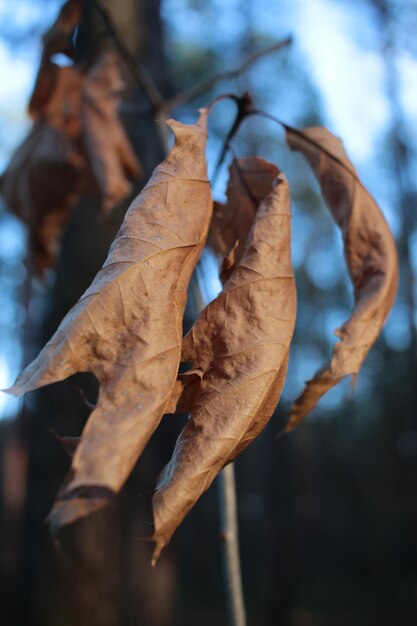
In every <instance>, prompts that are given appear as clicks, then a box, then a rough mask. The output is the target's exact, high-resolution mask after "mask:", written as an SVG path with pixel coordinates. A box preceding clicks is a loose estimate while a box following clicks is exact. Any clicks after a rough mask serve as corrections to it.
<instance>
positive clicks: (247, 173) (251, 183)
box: [208, 157, 278, 260]
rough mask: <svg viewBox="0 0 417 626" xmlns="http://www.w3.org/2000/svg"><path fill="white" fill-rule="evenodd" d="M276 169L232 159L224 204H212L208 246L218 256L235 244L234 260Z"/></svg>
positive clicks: (256, 161)
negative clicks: (236, 248) (236, 247)
mask: <svg viewBox="0 0 417 626" xmlns="http://www.w3.org/2000/svg"><path fill="white" fill-rule="evenodd" d="M277 174H278V170H277V168H276V166H275V165H273V164H272V163H268V161H265V160H264V159H261V158H259V157H248V158H246V159H234V160H233V162H232V164H231V166H230V170H229V184H228V187H227V202H226V204H220V203H219V202H215V203H214V212H213V220H212V223H211V225H210V231H209V238H208V244H209V245H210V246H211V247H212V248H213V249H214V250H216V252H218V253H219V254H221V255H227V254H228V253H229V252H230V250H231V249H232V248H233V246H234V245H235V243H236V241H238V242H239V244H238V250H236V259H237V260H238V259H239V258H240V257H241V255H242V251H243V249H244V247H245V243H246V237H247V236H248V233H249V231H250V229H251V226H252V224H253V219H254V217H255V214H256V211H257V209H258V207H259V204H260V202H261V200H263V199H264V198H265V196H266V195H267V194H268V193H269V192H270V191H271V189H272V184H273V181H274V180H275V179H276V177H277Z"/></svg>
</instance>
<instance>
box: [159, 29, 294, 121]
mask: <svg viewBox="0 0 417 626" xmlns="http://www.w3.org/2000/svg"><path fill="white" fill-rule="evenodd" d="M292 41H293V40H292V37H291V36H290V37H286V38H285V39H283V40H282V41H278V42H277V43H275V44H273V45H272V46H269V47H268V48H264V50H259V51H258V52H255V53H254V54H253V55H251V56H250V57H248V58H247V59H245V61H244V62H243V63H242V65H240V66H239V67H237V68H235V69H234V70H228V71H227V72H221V73H220V74H216V75H215V76H212V78H208V79H207V80H204V81H203V82H201V83H199V84H198V85H195V86H194V87H191V88H190V89H187V90H186V91H183V92H181V93H179V94H177V95H176V96H173V97H172V98H170V99H169V100H167V101H166V102H165V104H164V105H163V107H164V109H166V110H167V111H173V110H174V109H177V108H178V107H180V106H182V105H183V104H185V103H187V102H192V101H193V100H196V99H197V98H198V97H200V96H202V95H203V94H205V93H207V92H208V91H210V90H211V89H212V88H213V87H214V86H215V85H217V83H220V82H222V81H225V80H230V79H232V78H236V77H238V76H240V75H241V74H243V73H244V72H246V71H247V70H248V69H249V68H250V67H252V65H254V64H255V63H257V62H258V61H259V59H262V58H263V57H265V56H268V55H269V54H272V53H273V52H278V51H279V50H282V49H283V48H286V47H287V46H290V45H291V44H292Z"/></svg>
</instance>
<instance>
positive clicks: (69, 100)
mask: <svg viewBox="0 0 417 626" xmlns="http://www.w3.org/2000/svg"><path fill="white" fill-rule="evenodd" d="M58 69H59V72H58V73H57V75H56V77H55V84H54V86H55V91H54V92H53V93H52V94H50V97H49V99H48V101H47V102H45V109H44V112H43V117H42V120H39V121H38V122H36V123H35V124H34V126H33V127H32V129H31V131H30V132H29V135H28V137H27V138H26V139H25V140H24V142H23V143H22V145H21V146H20V147H19V148H18V149H17V150H16V152H15V154H14V155H13V157H12V159H11V161H10V164H9V166H8V168H7V170H6V171H5V173H4V174H3V177H2V180H1V193H2V195H3V197H4V200H5V202H6V204H7V206H8V207H9V208H10V209H12V210H13V212H14V213H16V215H18V216H19V217H20V218H21V219H23V221H24V222H26V224H27V225H28V227H29V234H30V238H31V243H32V247H33V250H34V256H35V261H36V267H37V269H38V270H39V271H41V270H42V269H43V268H45V267H49V266H51V265H52V264H53V262H54V260H55V258H56V255H57V252H58V246H59V237H60V235H61V232H62V229H63V227H64V225H65V223H66V222H67V220H68V216H69V212H70V211H71V209H72V207H73V206H74V204H75V202H76V201H77V199H78V196H79V193H80V190H81V185H82V177H83V170H84V168H85V161H84V158H83V156H82V153H81V151H80V147H79V143H78V141H77V137H78V136H79V133H80V119H79V106H80V96H81V91H80V90H81V84H82V77H81V76H80V75H79V74H78V72H76V71H75V70H74V69H73V68H71V67H69V68H58Z"/></svg>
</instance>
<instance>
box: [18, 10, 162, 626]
mask: <svg viewBox="0 0 417 626" xmlns="http://www.w3.org/2000/svg"><path fill="white" fill-rule="evenodd" d="M107 6H108V8H109V10H111V13H112V16H113V19H114V21H115V23H116V24H117V26H118V29H119V31H120V33H121V36H122V38H123V40H124V41H125V43H126V44H127V45H128V47H129V49H130V50H131V52H132V53H133V54H134V55H135V57H136V58H137V59H138V61H140V62H141V63H143V64H144V65H146V66H147V69H148V71H149V72H150V73H151V74H152V75H153V76H154V77H155V79H156V82H157V83H159V86H160V88H161V89H163V90H164V89H166V85H165V83H164V73H165V72H164V64H163V52H162V28H161V21H160V5H159V2H158V1H154V0H119V2H117V3H111V2H107ZM102 28H103V27H102V24H101V23H99V18H98V16H97V14H96V13H95V12H94V10H93V8H92V6H91V3H90V4H89V5H88V3H87V10H86V18H85V21H84V23H83V24H82V25H81V26H80V32H79V41H80V48H81V49H80V54H85V55H86V56H87V55H93V54H94V53H95V50H94V48H95V46H96V45H97V40H98V36H99V35H100V31H101V30H102ZM126 79H127V81H126V82H127V83H128V84H129V85H130V86H131V85H132V80H131V77H130V76H129V75H128V74H126ZM127 99H128V100H129V103H132V106H130V107H126V115H128V117H127V118H126V120H125V121H126V125H127V127H128V132H129V135H130V137H131V140H132V142H133V144H134V146H135V148H136V150H137V152H138V155H139V158H140V159H141V161H142V164H143V166H144V169H145V174H146V175H145V179H146V177H147V176H148V175H149V174H150V172H151V170H152V169H153V168H154V166H155V165H156V164H157V163H158V162H159V161H160V160H161V158H162V150H161V146H160V143H159V138H158V133H157V131H156V128H155V125H154V123H153V121H152V116H151V115H149V116H144V115H143V112H146V111H149V104H148V102H147V99H146V97H145V96H144V94H142V93H140V92H139V90H138V88H137V87H132V86H131V87H130V89H129V90H128V96H127ZM122 110H123V109H122ZM139 112H141V114H140V113H139ZM136 191H137V190H136ZM127 206H128V202H125V203H124V204H123V206H120V207H117V208H116V210H115V211H114V213H113V214H112V216H111V217H110V219H108V220H103V219H102V218H101V217H100V216H99V199H98V198H97V197H93V196H91V197H84V198H82V199H81V201H80V202H79V204H78V206H77V207H76V210H75V211H74V214H73V216H72V219H71V221H70V223H69V225H68V228H67V230H66V232H65V234H64V237H63V242H62V249H61V256H60V260H59V263H58V266H57V269H56V277H55V281H54V286H53V287H52V288H51V291H50V294H49V296H48V302H47V306H46V313H45V315H44V319H43V322H42V333H41V334H42V336H41V337H39V345H38V347H41V345H43V344H44V343H45V342H46V341H47V340H48V339H49V338H50V336H51V335H52V333H53V332H54V331H55V329H56V327H57V326H58V324H59V323H60V321H61V320H62V318H63V316H64V315H65V313H66V312H67V311H68V309H69V308H70V307H71V306H72V305H73V304H74V303H75V302H76V301H77V299H78V298H79V297H80V295H81V294H82V293H83V291H84V290H85V289H86V288H87V287H88V286H89V284H90V282H91V280H92V279H93V277H94V275H95V274H96V273H97V271H98V269H99V268H100V267H101V265H102V263H103V261H104V259H105V257H106V254H107V251H108V248H109V245H110V243H111V241H112V240H113V238H114V236H115V234H116V232H117V230H118V228H119V225H120V223H121V220H122V219H123V215H124V213H125V211H126V209H127ZM77 386H78V387H80V388H82V389H83V390H84V392H85V393H86V395H87V397H88V398H90V399H91V400H93V401H94V399H95V395H96V393H97V384H96V381H95V379H94V378H93V377H92V376H89V375H78V376H76V377H73V378H72V379H70V380H67V381H64V382H62V383H59V384H58V385H53V386H51V387H49V388H46V389H43V390H42V391H40V392H36V394H35V395H34V396H33V397H31V398H29V399H28V403H27V408H26V409H25V414H24V415H22V416H21V421H20V423H21V427H22V428H21V431H22V438H23V440H24V444H25V447H26V449H27V450H28V452H29V469H28V480H27V499H26V506H25V514H24V531H23V539H22V542H21V559H20V564H19V572H18V582H17V584H16V585H15V587H16V589H17V595H18V597H17V598H16V599H15V600H16V606H15V607H14V615H11V616H10V620H11V621H10V625H11V624H13V623H15V624H19V625H20V624H28V625H29V624H30V626H37V625H39V626H41V625H42V626H58V625H59V626H74V624H76V625H77V626H117V625H128V624H129V625H136V624H152V626H159V625H161V626H163V625H165V624H168V623H170V614H171V607H172V597H173V593H172V592H173V581H174V575H173V566H172V564H171V562H170V561H169V560H167V559H165V560H164V561H163V562H162V563H161V565H160V567H158V568H157V569H156V570H151V568H150V565H149V563H150V551H151V546H150V544H148V543H146V542H145V541H142V538H143V537H145V536H148V535H149V534H150V526H149V525H148V521H150V520H151V513H150V502H149V501H150V496H149V497H147V498H143V497H140V496H141V494H142V493H143V492H146V491H147V492H149V491H150V489H151V488H152V486H153V481H154V477H155V474H157V472H158V471H159V469H160V467H161V465H162V463H163V461H162V460H161V459H160V457H159V455H158V452H156V451H158V450H163V448H164V446H163V444H162V445H158V446H155V445H153V446H152V447H151V449H150V450H149V451H148V452H147V454H146V455H145V457H144V459H143V461H142V462H141V464H140V476H139V475H138V473H137V472H134V473H133V475H132V477H131V479H130V480H129V482H128V484H127V486H126V487H125V489H124V491H123V493H122V495H121V497H120V498H118V499H116V501H115V502H114V503H113V504H112V505H111V506H110V507H108V508H107V509H106V510H104V511H101V512H99V513H97V514H95V515H93V516H91V518H89V519H85V520H82V521H80V522H78V523H77V524H75V525H74V526H72V527H70V528H68V529H65V530H64V531H63V532H62V533H61V535H60V536H59V543H58V541H57V542H55V543H54V542H53V540H52V538H51V536H50V534H49V532H48V530H47V528H46V526H45V524H44V520H45V517H46V516H47V514H48V512H49V510H50V507H51V505H52V502H53V500H54V497H55V495H56V493H57V490H58V488H59V485H60V484H61V482H62V480H63V479H64V476H65V474H66V472H67V471H68V468H69V459H68V458H66V453H65V452H64V450H63V449H62V447H61V445H60V443H59V442H58V441H57V440H56V439H55V438H54V436H53V434H52V433H51V429H53V430H55V431H56V432H58V433H59V434H61V435H63V434H65V435H72V436H75V435H79V434H80V432H81V430H82V427H83V425H84V423H85V420H86V418H87V416H88V409H87V407H86V406H85V404H84V402H83V400H82V398H81V396H80V395H79V394H77V392H76V389H75V387H77ZM115 419H117V416H115Z"/></svg>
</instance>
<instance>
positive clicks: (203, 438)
mask: <svg viewBox="0 0 417 626" xmlns="http://www.w3.org/2000/svg"><path fill="white" fill-rule="evenodd" d="M249 162H250V163H251V164H252V165H253V163H254V162H255V164H256V167H258V165H259V163H260V160H255V161H249ZM262 168H263V166H261V169H262ZM271 168H273V169H275V168H274V166H270V165H269V164H268V175H269V173H270V172H272V171H273V169H271ZM251 171H252V170H251ZM277 173H278V172H277V170H276V169H275V175H276V174H277ZM254 182H255V179H254ZM257 182H258V181H257V180H256V184H257ZM271 186H272V185H271V179H270V183H269V189H268V191H269V194H268V195H267V197H266V198H265V199H264V200H263V202H262V203H261V205H260V207H259V208H258V211H257V214H256V217H255V221H254V223H253V225H252V228H251V230H250V233H249V236H248V239H247V241H246V243H245V246H244V250H243V253H242V255H241V258H240V260H239V261H238V263H237V265H236V266H235V268H234V270H233V273H232V274H231V276H230V278H229V279H228V281H227V282H226V284H225V286H224V290H223V291H222V292H221V294H220V295H219V296H218V297H217V298H216V299H215V300H214V301H213V302H211V303H210V304H209V305H208V306H207V307H206V308H205V309H204V310H203V312H202V314H201V315H200V317H199V318H198V320H197V321H196V323H195V324H194V326H193V327H192V329H191V330H190V332H189V333H188V334H187V335H186V337H185V338H184V342H183V352H182V359H183V360H184V361H187V362H191V363H192V366H193V369H192V370H191V371H190V372H189V373H188V374H187V373H186V374H184V375H182V376H181V377H180V385H179V387H181V385H182V387H183V390H184V393H185V394H188V395H186V397H185V401H184V394H183V395H182V396H180V401H181V399H182V400H183V402H182V404H181V405H180V409H181V410H184V409H189V410H190V413H191V414H190V417H189V420H188V422H187V425H186V426H185V428H184V429H183V431H182V433H181V435H180V437H179V439H178V441H177V443H176V446H175V450H174V454H173V457H172V459H171V461H170V463H169V464H168V466H167V467H166V468H165V470H164V471H163V473H162V475H161V477H160V480H159V482H158V486H157V492H156V494H155V496H154V500H153V507H154V519H155V532H154V536H153V539H154V541H155V543H156V547H155V552H154V557H153V562H155V561H156V560H157V559H158V557H159V554H160V552H161V550H162V549H163V547H164V546H165V545H166V544H167V543H168V542H169V540H170V538H171V536H172V534H173V533H174V531H175V529H176V528H177V527H178V525H179V524H180V523H181V521H182V520H183V518H184V517H185V515H186V514H187V513H188V512H189V511H190V509H191V508H192V507H193V506H194V504H195V503H196V501H197V500H198V498H199V497H200V496H201V495H202V493H203V492H204V491H206V490H207V489H208V487H209V486H210V484H211V483H212V481H213V480H214V478H215V477H216V475H217V474H218V473H219V472H220V471H221V469H222V468H223V467H224V466H225V465H226V464H227V463H229V462H230V461H232V460H233V459H234V458H235V457H236V456H237V455H238V454H239V453H240V452H241V451H242V450H243V449H244V448H246V446H248V445H249V443H250V442H251V441H252V440H253V439H254V438H255V437H256V436H257V435H258V433H259V432H260V431H261V430H262V428H263V427H264V426H265V424H266V423H267V421H268V420H269V418H270V417H271V415H272V413H273V411H274V409H275V406H276V404H277V402H278V400H279V396H280V394H281V390H282V386H283V382H284V379H285V374H286V368H287V357H288V349H289V345H290V341H291V337H292V333H293V329H294V323H295V313H296V291H295V284H294V276H293V272H292V268H291V259H290V218H291V215H290V198H289V190H288V185H287V182H286V180H285V178H284V176H283V175H280V176H279V178H278V185H277V186H276V187H275V189H273V190H272V191H271ZM235 200H236V198H234V199H233V201H235ZM187 376H188V377H189V381H187ZM188 382H190V383H191V384H187V383H188ZM180 390H181V389H178V387H177V389H176V390H175V397H176V398H177V397H178V395H179V391H180ZM187 405H189V406H187Z"/></svg>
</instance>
